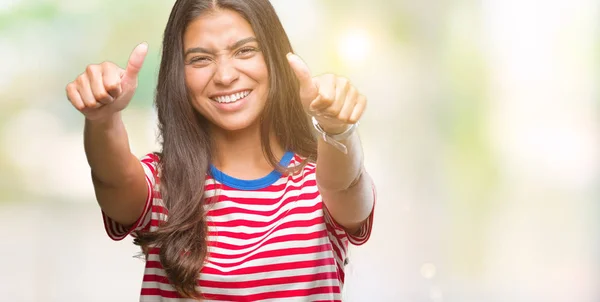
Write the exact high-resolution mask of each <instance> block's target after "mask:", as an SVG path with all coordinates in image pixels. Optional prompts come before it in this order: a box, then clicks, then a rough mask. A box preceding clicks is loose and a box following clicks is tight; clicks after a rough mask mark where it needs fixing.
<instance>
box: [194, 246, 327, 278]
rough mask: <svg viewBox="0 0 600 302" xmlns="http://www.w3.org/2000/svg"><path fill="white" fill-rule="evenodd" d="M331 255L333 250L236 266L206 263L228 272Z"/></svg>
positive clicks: (267, 259) (324, 257)
mask: <svg viewBox="0 0 600 302" xmlns="http://www.w3.org/2000/svg"><path fill="white" fill-rule="evenodd" d="M330 257H331V251H324V252H319V253H312V254H299V255H288V256H281V257H277V258H275V259H274V258H260V259H253V260H250V261H247V262H245V263H242V264H241V265H236V266H234V267H221V266H218V265H215V264H213V263H210V262H208V263H206V267H210V268H214V269H216V270H218V271H220V272H223V273H228V272H231V271H234V270H238V269H242V268H256V267H258V268H260V267H262V266H265V265H269V264H275V263H290V262H299V261H309V260H310V261H313V260H321V259H327V258H330Z"/></svg>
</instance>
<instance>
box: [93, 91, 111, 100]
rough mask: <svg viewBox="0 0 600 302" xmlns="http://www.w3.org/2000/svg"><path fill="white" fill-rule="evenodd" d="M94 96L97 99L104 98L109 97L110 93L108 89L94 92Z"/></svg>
mask: <svg viewBox="0 0 600 302" xmlns="http://www.w3.org/2000/svg"><path fill="white" fill-rule="evenodd" d="M94 98H96V100H104V99H106V98H108V93H107V92H106V91H100V92H94Z"/></svg>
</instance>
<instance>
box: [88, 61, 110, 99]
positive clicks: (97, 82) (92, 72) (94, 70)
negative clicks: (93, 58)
mask: <svg viewBox="0 0 600 302" xmlns="http://www.w3.org/2000/svg"><path fill="white" fill-rule="evenodd" d="M86 74H87V76H88V78H89V79H90V88H91V89H92V94H93V95H94V98H95V99H96V102H99V103H101V104H110V103H112V101H113V97H112V96H111V95H109V94H108V92H106V89H104V82H103V79H102V78H103V76H102V67H100V65H89V66H88V67H87V68H86Z"/></svg>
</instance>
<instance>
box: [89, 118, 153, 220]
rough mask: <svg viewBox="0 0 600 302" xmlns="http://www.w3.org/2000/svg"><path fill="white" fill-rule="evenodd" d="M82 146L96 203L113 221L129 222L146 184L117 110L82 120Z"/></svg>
mask: <svg viewBox="0 0 600 302" xmlns="http://www.w3.org/2000/svg"><path fill="white" fill-rule="evenodd" d="M84 146H85V154H86V156H87V159H88V163H89V165H90V168H91V172H92V181H93V183H94V190H95V192H96V199H97V200H98V203H99V204H100V207H101V208H102V210H103V211H104V213H106V215H108V216H109V217H110V218H112V219H113V220H114V221H116V222H118V223H120V224H122V225H131V224H133V223H134V222H135V221H136V220H137V219H138V218H139V216H140V215H141V213H142V211H143V210H144V206H145V201H146V198H147V194H148V193H147V191H148V188H147V184H146V179H145V176H144V170H143V168H142V166H141V163H140V162H139V160H138V159H137V158H136V157H135V156H134V155H133V154H132V153H131V151H130V149H129V139H128V137H127V131H126V130H125V126H124V125H123V121H122V120H121V114H120V113H115V114H114V116H112V117H111V118H109V119H108V120H106V121H90V120H86V122H85V130H84Z"/></svg>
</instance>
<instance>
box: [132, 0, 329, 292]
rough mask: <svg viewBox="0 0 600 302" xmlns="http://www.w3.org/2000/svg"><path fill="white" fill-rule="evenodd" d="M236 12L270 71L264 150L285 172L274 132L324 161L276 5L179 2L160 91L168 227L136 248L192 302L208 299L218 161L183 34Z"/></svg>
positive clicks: (234, 0)
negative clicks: (204, 278) (203, 277)
mask: <svg viewBox="0 0 600 302" xmlns="http://www.w3.org/2000/svg"><path fill="white" fill-rule="evenodd" d="M220 9H229V10H232V11H235V12H237V13H239V14H240V15H241V16H242V17H243V18H245V19H246V21H248V23H250V25H251V26H252V29H253V30H254V33H255V34H256V38H257V40H258V43H259V45H260V48H261V51H262V52H263V57H264V58H265V62H266V65H267V69H268V72H269V93H268V96H267V102H266V105H265V108H264V111H263V112H262V114H261V117H260V119H261V120H260V122H261V124H260V132H261V135H260V137H261V145H262V149H263V152H264V154H265V156H266V158H267V159H268V160H269V162H270V163H271V165H272V166H273V167H274V168H276V169H278V170H280V171H285V170H286V169H285V167H280V166H279V164H278V162H279V159H278V158H275V156H274V154H273V150H271V145H270V141H269V137H270V134H274V135H275V137H276V139H277V141H278V143H280V144H281V146H282V147H283V148H284V149H285V150H289V151H292V152H295V153H297V154H299V155H301V156H303V157H306V158H307V160H309V161H313V160H315V159H316V150H317V144H316V140H315V137H314V136H313V134H312V132H311V128H310V127H311V126H310V124H309V123H308V120H307V115H306V113H305V112H304V109H303V108H302V105H301V103H300V98H299V94H298V89H299V87H298V81H297V79H296V77H295V75H294V73H293V71H292V69H291V68H290V66H289V63H288V62H287V59H286V54H287V53H288V52H291V51H292V46H291V44H290V41H289V39H288V37H287V35H286V33H285V31H284V29H283V26H282V25H281V22H280V21H279V18H278V16H277V14H276V13H275V9H274V8H273V7H272V6H271V4H270V3H269V1H268V0H177V1H176V2H175V5H174V7H173V9H172V11H171V15H170V16H169V21H168V23H167V26H166V29H165V32H164V37H163V47H162V59H161V63H160V71H159V74H158V84H157V87H156V96H155V105H156V109H157V111H158V122H159V139H160V141H161V144H162V152H161V153H158V155H159V157H160V163H159V170H160V173H161V174H160V191H161V195H162V198H163V201H164V202H165V205H166V207H167V209H168V211H169V217H168V221H167V222H166V223H164V224H162V225H160V226H159V228H158V229H157V230H156V231H153V232H144V233H140V234H139V235H138V237H137V239H136V241H135V242H136V244H138V245H140V246H141V247H142V250H143V251H147V250H148V249H149V247H150V246H157V247H160V255H159V256H160V262H161V264H162V266H163V268H164V270H165V272H166V274H167V278H168V280H169V282H170V283H171V284H172V285H173V287H174V288H175V289H176V290H177V292H178V293H179V294H180V295H181V296H183V297H186V298H200V293H199V292H198V291H197V290H196V285H197V281H196V280H197V277H198V274H199V272H200V269H201V268H202V266H203V264H204V261H205V259H206V256H207V245H206V236H207V226H206V221H205V218H206V217H205V213H204V209H203V204H204V182H205V178H206V174H207V173H208V169H209V165H210V162H211V137H210V133H209V131H208V129H209V127H208V121H207V120H206V119H205V118H204V117H203V116H202V115H200V114H199V113H198V112H197V111H196V110H195V109H194V108H193V107H192V105H191V102H190V98H191V96H190V94H189V92H188V89H187V88H186V84H185V75H184V57H183V53H184V51H183V35H184V32H185V30H186V28H187V26H188V24H190V22H192V21H193V20H195V19H196V18H198V17H199V16H201V15H202V14H203V13H205V12H207V11H209V10H220Z"/></svg>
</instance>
